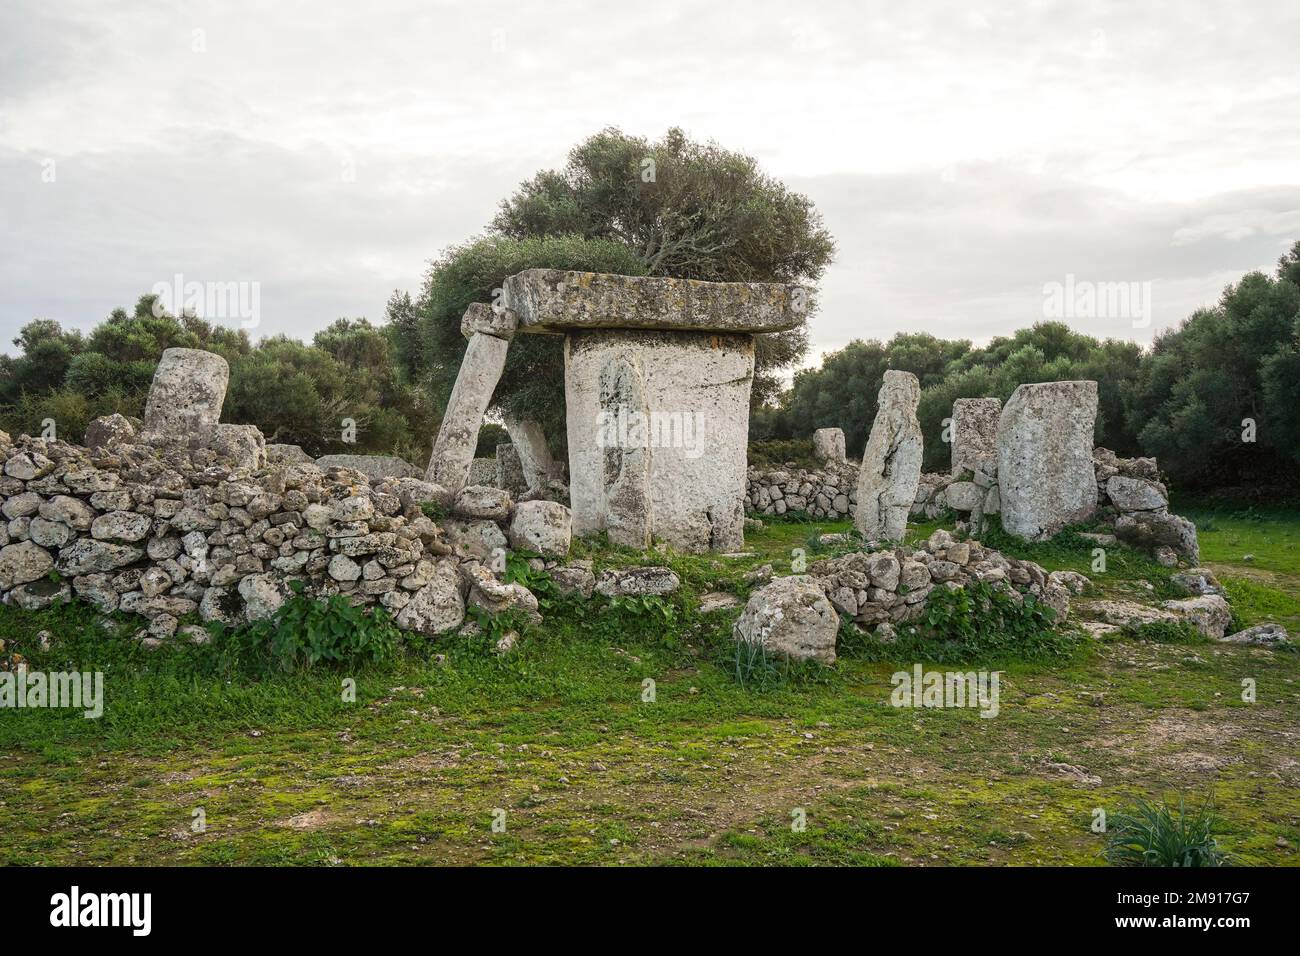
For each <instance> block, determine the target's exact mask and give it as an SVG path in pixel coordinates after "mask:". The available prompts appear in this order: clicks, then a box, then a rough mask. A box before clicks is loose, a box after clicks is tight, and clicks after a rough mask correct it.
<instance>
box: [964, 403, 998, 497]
mask: <svg viewBox="0 0 1300 956" xmlns="http://www.w3.org/2000/svg"><path fill="white" fill-rule="evenodd" d="M1001 414H1002V402H1001V401H1000V400H998V399H996V398H959V399H957V400H956V401H955V402H953V403H952V473H953V475H960V474H961V473H962V472H964V471H970V472H975V473H979V472H983V473H984V475H986V476H987V477H989V478H992V477H994V476H995V475H996V474H997V468H998V417H999V416H1000V415H1001Z"/></svg>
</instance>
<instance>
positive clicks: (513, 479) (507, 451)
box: [494, 442, 528, 498]
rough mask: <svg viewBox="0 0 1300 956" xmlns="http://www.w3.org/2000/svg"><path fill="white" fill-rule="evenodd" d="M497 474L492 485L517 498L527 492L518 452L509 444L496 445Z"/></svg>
mask: <svg viewBox="0 0 1300 956" xmlns="http://www.w3.org/2000/svg"><path fill="white" fill-rule="evenodd" d="M496 461H497V474H496V481H495V482H494V484H495V485H496V486H497V487H498V488H501V489H502V490H504V491H506V492H507V493H509V495H510V497H512V498H518V497H520V496H521V495H523V494H524V493H525V492H527V491H528V481H527V480H526V479H525V478H524V466H523V464H522V462H520V460H519V452H517V451H515V446H514V445H512V444H511V443H510V442H503V443H502V444H500V445H497V458H496Z"/></svg>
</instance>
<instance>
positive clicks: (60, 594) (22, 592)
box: [8, 578, 72, 611]
mask: <svg viewBox="0 0 1300 956" xmlns="http://www.w3.org/2000/svg"><path fill="white" fill-rule="evenodd" d="M8 597H9V600H10V602H12V603H13V604H14V605H15V606H17V607H20V608H22V609H23V610H24V611H40V610H44V609H45V608H47V607H50V606H51V605H53V604H62V603H64V602H65V601H69V600H71V599H72V589H71V588H69V587H68V582H66V581H51V580H50V579H49V578H41V579H40V580H37V581H32V582H31V583H30V584H20V585H18V586H17V587H16V588H14V589H13V590H12V591H10V592H9V595H8Z"/></svg>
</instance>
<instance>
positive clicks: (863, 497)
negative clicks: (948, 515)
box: [855, 369, 923, 541]
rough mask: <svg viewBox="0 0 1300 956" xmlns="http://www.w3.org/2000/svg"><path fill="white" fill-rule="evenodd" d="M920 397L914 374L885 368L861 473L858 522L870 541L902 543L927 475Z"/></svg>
mask: <svg viewBox="0 0 1300 956" xmlns="http://www.w3.org/2000/svg"><path fill="white" fill-rule="evenodd" d="M920 398H921V384H920V382H918V381H917V378H916V376H915V375H913V374H912V373H911V372H903V371H899V370H897V369H890V370H888V371H886V372H885V380H884V383H883V384H882V385H881V386H880V393H879V396H878V398H877V411H876V419H875V421H874V422H873V423H872V425H871V434H870V436H869V437H868V438H867V447H866V450H865V451H864V452H863V454H862V467H861V468H860V469H859V472H858V512H857V515H856V517H855V524H856V525H857V528H858V530H859V531H860V532H861V533H862V534H863V535H864V536H865V537H866V538H868V539H869V540H888V541H897V540H900V539H901V538H902V537H903V533H904V532H905V531H906V530H907V516H908V512H909V511H910V510H911V507H912V502H913V501H914V500H915V499H916V488H917V485H918V484H919V483H920V479H921V455H922V451H923V446H922V438H921V424H920V422H918V421H917V418H916V406H917V403H918V402H919V401H920Z"/></svg>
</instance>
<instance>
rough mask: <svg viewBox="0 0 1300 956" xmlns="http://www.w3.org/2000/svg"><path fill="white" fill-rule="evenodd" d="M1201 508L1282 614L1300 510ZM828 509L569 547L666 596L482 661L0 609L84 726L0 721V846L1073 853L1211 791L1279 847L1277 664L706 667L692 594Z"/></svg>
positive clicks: (1298, 693) (1298, 800) (340, 851)
mask: <svg viewBox="0 0 1300 956" xmlns="http://www.w3.org/2000/svg"><path fill="white" fill-rule="evenodd" d="M1279 523H1284V524H1286V527H1279V526H1278V525H1279ZM1207 524H1208V527H1207V530H1205V531H1204V532H1203V534H1202V542H1203V548H1204V550H1205V553H1206V562H1207V563H1209V564H1210V566H1211V567H1213V568H1214V569H1215V571H1216V573H1218V574H1219V575H1220V577H1221V579H1223V580H1225V581H1226V582H1228V587H1229V592H1230V594H1231V595H1232V596H1233V598H1234V601H1235V602H1236V605H1237V607H1236V610H1237V612H1238V614H1239V615H1240V616H1241V617H1242V619H1243V620H1246V621H1249V622H1253V620H1252V619H1255V618H1266V617H1269V616H1277V618H1275V619H1283V620H1284V621H1287V620H1290V619H1291V618H1290V615H1294V614H1295V607H1296V606H1295V602H1296V601H1297V599H1300V570H1298V569H1297V565H1296V562H1294V561H1293V560H1291V557H1290V556H1291V555H1292V551H1291V543H1292V542H1294V541H1295V540H1296V537H1295V536H1296V530H1297V528H1300V519H1298V518H1296V517H1295V516H1290V517H1282V518H1278V519H1277V520H1266V521H1262V522H1257V521H1253V520H1249V519H1238V518H1232V517H1231V516H1224V517H1219V516H1209V521H1208V522H1207ZM932 527H933V526H929V525H926V526H919V527H914V528H912V529H910V532H909V537H910V538H912V539H914V540H915V539H919V538H923V537H924V536H925V535H927V534H928V533H929V531H930V530H932ZM847 528H848V525H847V524H844V523H821V524H811V523H807V522H801V521H798V520H790V521H784V522H775V523H770V524H768V525H767V526H766V527H765V528H764V530H763V531H762V532H760V533H757V534H753V535H750V536H749V540H748V543H747V554H746V555H745V556H741V557H731V558H725V557H721V556H676V555H659V556H650V557H647V556H645V555H639V554H631V553H627V552H621V551H618V550H613V549H606V548H595V549H590V550H589V553H588V556H590V557H592V558H593V559H594V560H596V561H597V562H598V564H600V565H602V566H612V565H620V564H629V563H654V562H658V561H662V562H663V563H667V564H670V565H671V566H672V567H673V568H674V569H675V570H677V572H678V573H679V574H680V575H681V576H682V578H683V581H684V582H685V585H686V587H685V588H684V591H683V593H682V594H681V595H679V596H677V597H676V598H674V599H673V600H672V601H671V602H669V606H670V608H671V611H670V612H668V616H667V617H665V616H663V615H661V614H645V615H638V614H637V613H633V612H622V613H620V614H619V615H617V616H611V614H612V612H610V611H607V610H605V605H603V604H602V603H601V602H596V601H592V602H585V603H583V602H568V603H565V604H562V605H557V606H555V607H553V608H552V609H550V610H549V611H548V616H547V622H546V624H545V625H544V627H543V629H542V630H541V631H540V632H538V633H536V634H533V635H531V636H529V637H528V638H527V639H526V640H525V641H524V642H523V644H522V645H521V648H520V650H519V651H518V652H517V653H515V654H514V655H512V656H510V657H507V658H505V659H498V658H495V657H491V656H486V655H484V654H483V653H482V651H481V650H479V649H477V648H475V647H474V646H472V645H470V644H468V643H464V642H458V641H455V640H450V641H444V642H440V643H439V644H437V645H434V646H430V647H422V648H419V649H418V651H417V650H413V651H411V652H409V653H407V654H406V655H404V656H402V657H401V658H399V659H398V660H396V661H393V662H391V663H389V664H386V665H383V666H377V667H370V668H365V669H360V670H358V671H356V672H355V673H351V672H345V671H340V670H337V669H316V670H312V671H309V672H306V673H302V674H294V675H281V676H275V677H271V678H266V679H262V680H252V679H248V678H241V677H238V676H232V675H224V676H219V675H215V674H213V673H210V672H207V671H205V670H204V669H203V668H202V667H201V666H199V664H198V661H199V660H200V658H201V656H202V655H201V652H199V651H196V650H195V649H193V648H176V649H164V650H161V651H158V652H154V653H146V652H143V651H141V650H139V649H138V648H137V647H135V645H134V644H133V643H132V642H131V640H130V637H129V634H128V633H122V634H110V633H107V632H105V631H104V630H103V629H102V627H101V626H100V625H99V623H98V622H97V621H96V619H95V618H94V616H93V615H91V614H88V613H87V612H86V611H85V610H84V609H82V608H77V607H72V608H67V609H63V610H57V611H50V612H43V613H41V614H27V613H23V612H19V611H16V610H14V609H12V608H0V637H2V638H3V639H4V640H5V642H6V650H5V653H12V652H14V651H18V652H19V653H21V654H23V655H24V656H26V657H28V658H29V659H30V666H31V667H32V668H33V669H37V670H61V669H68V668H71V667H80V668H86V669H101V670H103V671H104V672H105V674H106V683H107V704H106V710H105V714H104V717H103V718H102V719H100V720H97V721H92V720H85V719H82V718H81V717H79V716H76V715H73V714H70V713H67V712H62V711H48V710H47V711H27V710H6V711H0V819H3V821H4V824H3V829H4V835H5V840H4V841H3V842H2V844H0V863H10V864H15V863H17V864H74V863H88V864H109V863H115V864H144V863H177V864H209V865H225V864H324V865H365V864H408V863H487V864H505V865H511V864H520V863H528V864H545V863H563V864H583V863H590V864H614V863H673V864H683V865H762V864H790V865H798V864H810V865H815V864H849V865H891V864H910V865H919V864H987V863H1009V864H1039V863H1042V864H1061V865H1098V864H1100V862H1101V860H1100V858H1099V856H1098V853H1099V852H1100V849H1101V841H1102V837H1101V836H1100V835H1098V834H1096V833H1093V832H1092V830H1091V827H1090V825H1091V822H1092V818H1093V812H1094V810H1095V809H1096V808H1098V807H1100V808H1103V809H1106V810H1107V811H1108V812H1111V811H1113V810H1114V809H1116V808H1118V807H1119V806H1121V805H1123V804H1124V803H1126V802H1128V801H1129V800H1130V799H1131V798H1132V797H1134V796H1136V795H1147V796H1153V797H1160V796H1162V795H1165V794H1171V793H1176V792H1184V793H1188V794H1190V795H1192V796H1193V797H1202V796H1209V797H1212V798H1213V799H1214V801H1215V803H1216V806H1217V808H1218V810H1219V813H1220V815H1221V816H1222V817H1223V819H1224V821H1225V827H1226V832H1225V833H1224V835H1223V841H1222V842H1223V843H1224V845H1225V846H1226V847H1227V849H1228V850H1229V851H1231V852H1233V853H1234V854H1236V855H1237V857H1238V859H1239V860H1240V861H1241V862H1245V863H1251V864H1294V863H1296V862H1297V850H1296V847H1297V846H1300V786H1297V783H1300V768H1298V766H1297V763H1296V758H1295V746H1294V741H1295V738H1296V734H1297V731H1298V730H1300V706H1297V705H1298V704H1300V683H1298V681H1300V655H1297V654H1294V653H1279V652H1272V651H1267V650H1262V649H1257V648H1247V647H1235V646H1228V645H1220V644H1215V643H1212V642H1207V641H1202V642H1189V643H1176V644H1168V643H1157V642H1149V641H1139V640H1130V639H1119V640H1108V641H1104V642H1089V643H1088V644H1087V645H1086V646H1085V647H1084V648H1083V649H1081V650H1080V651H1079V652H1078V653H1077V654H1076V655H1075V656H1074V657H1071V658H1069V659H1065V660H1061V661H1057V662H1055V663H1052V664H1028V663H1023V662H1016V661H1004V662H998V663H997V665H996V666H997V667H998V668H999V669H1000V670H1001V671H1002V684H1001V690H1002V697H1001V705H1000V713H999V716H998V717H997V718H995V719H992V720H985V719H981V718H980V717H979V715H978V712H977V711H974V710H943V709H936V710H912V709H898V708H894V707H892V706H890V705H889V693H890V691H891V689H892V687H891V683H890V675H891V674H892V673H893V672H894V671H895V670H899V669H905V668H907V667H910V666H911V664H912V663H913V662H912V661H910V660H909V661H877V662H871V661H867V660H863V659H853V658H846V659H841V661H840V662H839V664H837V666H836V667H835V668H833V669H830V670H822V671H816V672H807V671H798V672H796V673H795V674H794V675H793V676H792V677H791V678H790V679H788V680H785V681H782V682H778V683H776V684H774V685H772V686H769V687H765V688H763V689H761V690H759V689H754V688H749V689H746V688H743V687H741V686H739V685H738V684H737V683H736V682H735V680H734V679H733V678H732V676H731V674H730V672H729V670H728V668H727V666H726V664H725V659H724V657H723V656H722V655H720V649H725V647H726V642H727V640H728V637H727V635H728V633H729V629H730V625H731V621H732V620H733V619H734V617H735V614H736V613H737V612H736V611H735V610H731V611H723V612H718V613H715V614H710V615H707V616H705V615H700V614H699V613H698V609H697V601H696V599H697V597H698V594H700V593H702V592H703V591H706V590H723V591H728V592H730V593H734V594H736V595H737V596H738V597H741V598H742V599H743V598H744V597H745V596H746V595H747V594H748V593H749V590H750V588H751V585H749V584H747V583H746V582H745V580H744V576H745V573H746V572H747V571H750V570H752V569H754V568H756V567H759V566H761V565H763V564H767V563H770V564H773V566H774V567H775V569H776V571H777V573H779V574H781V573H789V572H790V571H791V570H793V567H792V565H791V562H793V561H796V560H797V559H798V558H799V556H800V555H799V554H798V551H799V549H802V550H803V552H804V555H803V556H804V557H805V558H806V559H807V560H813V559H815V558H816V557H818V556H819V555H818V554H817V553H811V552H814V551H815V548H814V547H813V546H812V545H811V544H810V542H812V541H813V540H815V534H816V533H826V532H837V531H844V530H847ZM1220 536H1223V537H1220ZM1000 544H1001V543H1000ZM1008 550H1012V549H1011V548H1008ZM1248 553H1254V554H1255V560H1253V561H1242V560H1240V559H1241V557H1242V555H1243V554H1248ZM1234 554H1235V557H1233V555H1234ZM1020 556H1025V557H1032V558H1033V559H1034V560H1037V561H1040V563H1042V564H1044V566H1046V567H1048V568H1049V569H1053V568H1057V567H1061V568H1071V569H1075V570H1082V571H1084V573H1089V574H1090V576H1091V577H1093V578H1094V582H1095V583H1094V589H1093V592H1092V593H1091V594H1090V595H1088V596H1089V597H1092V596H1095V595H1127V596H1130V597H1142V598H1143V599H1145V600H1153V599H1154V597H1158V596H1160V594H1159V593H1158V592H1159V591H1160V589H1161V588H1163V587H1164V586H1165V581H1166V580H1167V576H1168V572H1167V571H1164V570H1163V569H1160V568H1158V566H1156V565H1153V564H1152V563H1151V562H1149V561H1146V560H1145V559H1142V558H1141V557H1140V556H1138V555H1136V554H1134V553H1133V552H1127V551H1125V550H1124V549H1114V550H1113V552H1112V553H1111V554H1110V555H1109V558H1110V560H1109V561H1108V571H1107V573H1106V574H1105V575H1098V574H1092V573H1090V562H1091V554H1090V552H1089V551H1087V550H1081V549H1080V548H1078V547H1077V546H1075V545H1070V544H1069V543H1068V542H1067V543H1066V544H1065V545H1052V544H1051V543H1049V545H1036V546H1032V547H1027V548H1025V549H1023V552H1022V554H1021V555H1020ZM1241 582H1245V583H1244V584H1243V583H1241ZM1291 626H1292V625H1291V624H1288V627H1291ZM40 630H48V631H50V632H51V633H52V634H53V635H54V637H55V640H54V643H53V647H52V649H51V650H50V651H49V652H42V651H40V650H39V649H38V643H37V640H36V635H37V633H38V632H39V631H40ZM434 652H437V653H439V654H443V655H445V659H444V660H443V661H442V662H441V663H439V662H438V661H437V660H436V659H435V658H433V656H432V654H433V653H434ZM989 666H993V665H989ZM344 677H352V678H354V679H355V680H356V682H357V700H356V702H355V703H349V702H347V701H345V700H344V698H343V694H342V693H341V688H342V679H343V678H344ZM647 679H649V680H652V681H653V682H654V684H653V690H654V693H653V701H647V700H645V699H644V697H645V696H646V687H647V685H646V684H645V683H644V682H645V681H646V680H647ZM1244 680H1248V681H1252V682H1253V683H1254V686H1255V688H1256V692H1257V699H1256V701H1255V702H1254V703H1247V702H1245V701H1243V699H1242V682H1243V681H1244ZM195 811H202V815H203V818H204V820H205V822H206V828H205V829H204V830H202V832H198V831H196V829H195V820H196V815H195ZM498 811H504V813H503V814H502V813H498ZM494 820H497V821H502V820H503V821H504V831H502V832H498V831H499V830H500V827H498V828H497V829H496V830H494V827H493V822H494ZM800 821H802V822H803V823H804V824H805V825H803V826H802V827H800V826H798V824H799V822H800Z"/></svg>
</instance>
